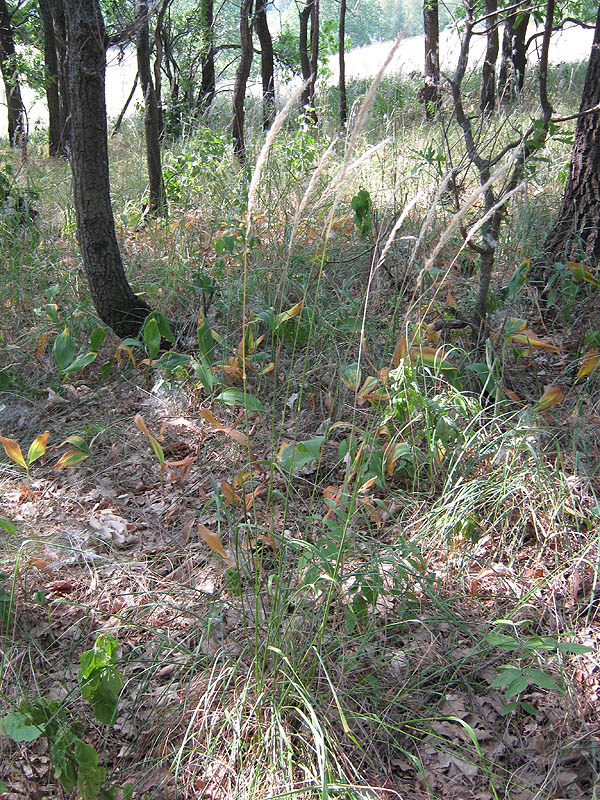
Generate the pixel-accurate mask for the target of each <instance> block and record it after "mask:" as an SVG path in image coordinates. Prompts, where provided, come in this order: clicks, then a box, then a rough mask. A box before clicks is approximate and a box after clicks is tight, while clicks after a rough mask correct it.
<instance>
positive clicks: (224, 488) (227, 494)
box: [221, 481, 243, 506]
mask: <svg viewBox="0 0 600 800" xmlns="http://www.w3.org/2000/svg"><path fill="white" fill-rule="evenodd" d="M221 494H222V495H223V497H224V498H225V505H226V506H230V505H231V504H232V503H242V502H243V500H242V498H241V496H240V495H239V494H238V493H237V492H234V490H233V486H232V485H231V484H230V483H227V481H221Z"/></svg>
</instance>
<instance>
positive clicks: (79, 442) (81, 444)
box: [59, 433, 91, 456]
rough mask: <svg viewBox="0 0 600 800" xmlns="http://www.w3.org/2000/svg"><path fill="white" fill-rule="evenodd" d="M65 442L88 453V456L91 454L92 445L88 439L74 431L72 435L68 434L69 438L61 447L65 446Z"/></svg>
mask: <svg viewBox="0 0 600 800" xmlns="http://www.w3.org/2000/svg"><path fill="white" fill-rule="evenodd" d="M65 444H70V445H73V447H75V448H77V450H81V452H82V453H87V454H88V456H89V455H91V451H90V447H89V445H88V443H87V442H86V440H85V439H84V438H83V437H82V436H79V434H77V433H74V434H73V435H72V436H67V438H66V439H65V440H64V442H62V444H61V445H59V446H60V447H63V446H64V445H65Z"/></svg>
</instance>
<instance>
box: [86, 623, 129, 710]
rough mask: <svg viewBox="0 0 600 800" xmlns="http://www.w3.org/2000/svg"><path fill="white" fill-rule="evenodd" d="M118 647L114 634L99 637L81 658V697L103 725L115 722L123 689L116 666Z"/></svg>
mask: <svg viewBox="0 0 600 800" xmlns="http://www.w3.org/2000/svg"><path fill="white" fill-rule="evenodd" d="M117 647H118V642H117V640H116V639H115V637H114V636H113V635H112V634H110V633H107V634H100V635H99V636H98V637H97V639H96V643H95V644H94V647H93V649H92V650H86V651H85V653H83V654H82V656H81V666H80V668H79V673H78V675H77V677H78V680H79V685H80V687H81V695H82V697H83V698H84V699H86V700H89V701H90V703H91V705H92V709H93V711H94V716H95V717H96V719H97V720H98V722H102V723H103V724H104V725H112V724H113V722H114V717H115V713H116V710H117V705H118V703H119V693H120V691H121V688H122V686H123V679H122V677H121V673H120V672H119V670H118V668H117V666H116V658H115V656H116V651H117Z"/></svg>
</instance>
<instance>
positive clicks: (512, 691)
mask: <svg viewBox="0 0 600 800" xmlns="http://www.w3.org/2000/svg"><path fill="white" fill-rule="evenodd" d="M528 686H529V678H526V677H525V675H519V677H518V678H515V679H514V681H512V683H510V684H509V685H508V686H507V687H506V698H507V699H508V698H509V697H515V695H517V694H521V692H524V691H525V689H526V688H527V687H528Z"/></svg>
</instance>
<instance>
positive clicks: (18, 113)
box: [0, 0, 27, 147]
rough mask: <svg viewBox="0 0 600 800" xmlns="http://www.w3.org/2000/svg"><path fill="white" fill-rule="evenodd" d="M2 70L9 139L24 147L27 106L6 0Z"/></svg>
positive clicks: (1, 7)
mask: <svg viewBox="0 0 600 800" xmlns="http://www.w3.org/2000/svg"><path fill="white" fill-rule="evenodd" d="M0 70H1V71H2V80H3V81H4V89H5V91H6V106H7V109H8V141H9V142H10V146H11V147H24V146H25V145H26V143H27V125H26V122H25V106H24V105H23V100H22V98H21V86H20V83H19V73H18V71H17V65H16V50H15V40H14V36H13V29H12V23H11V18H10V14H9V11H8V8H7V5H6V2H5V0H0Z"/></svg>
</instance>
